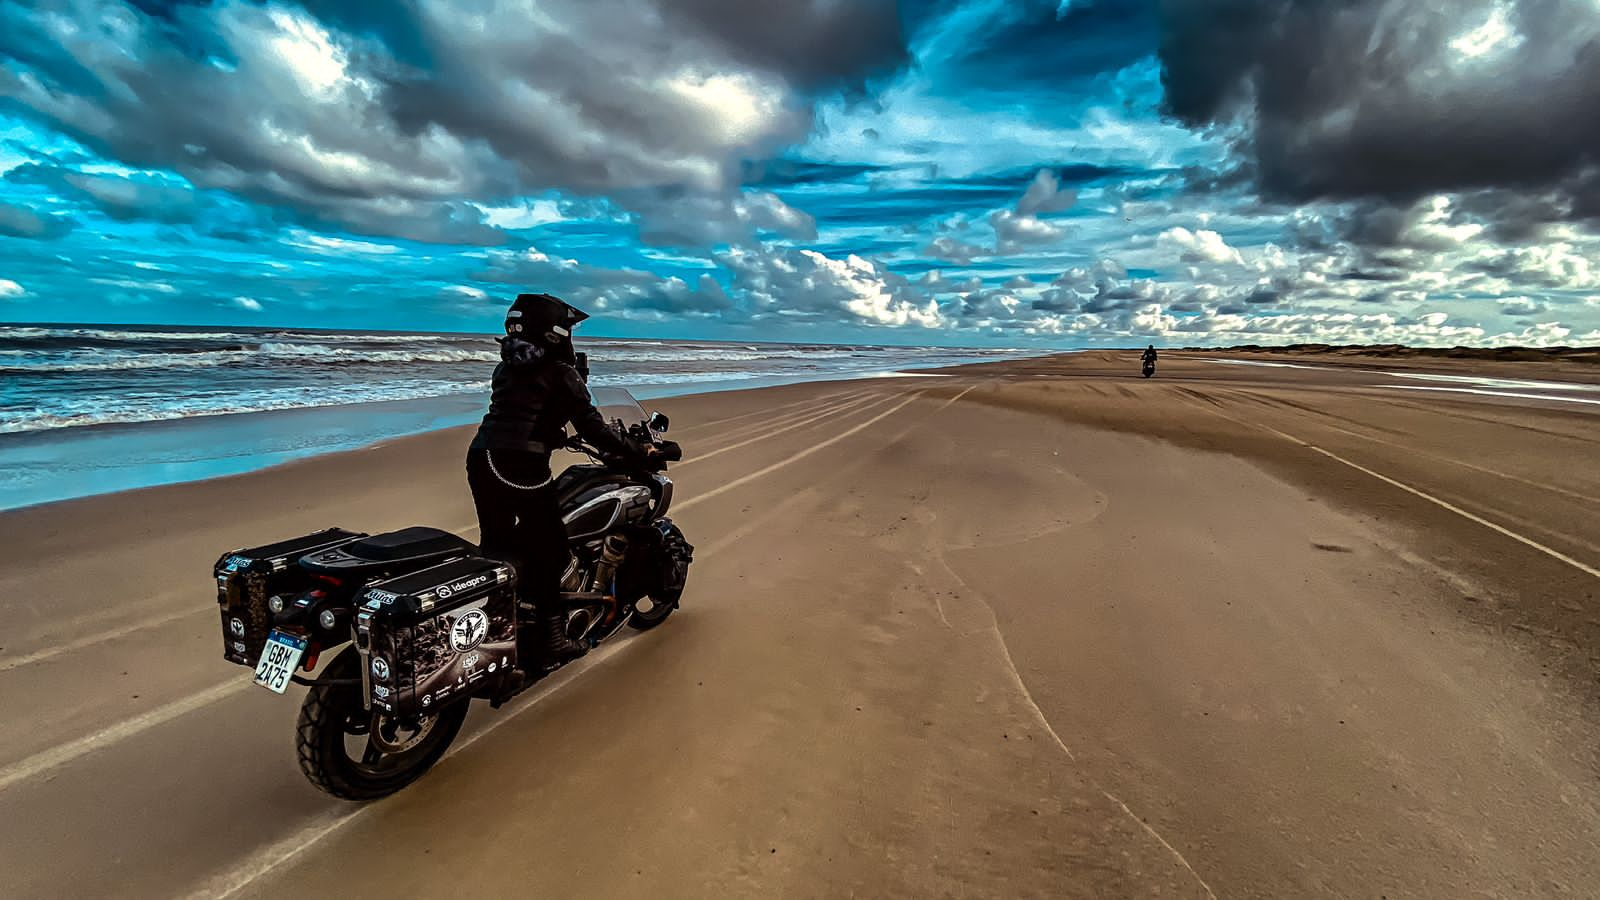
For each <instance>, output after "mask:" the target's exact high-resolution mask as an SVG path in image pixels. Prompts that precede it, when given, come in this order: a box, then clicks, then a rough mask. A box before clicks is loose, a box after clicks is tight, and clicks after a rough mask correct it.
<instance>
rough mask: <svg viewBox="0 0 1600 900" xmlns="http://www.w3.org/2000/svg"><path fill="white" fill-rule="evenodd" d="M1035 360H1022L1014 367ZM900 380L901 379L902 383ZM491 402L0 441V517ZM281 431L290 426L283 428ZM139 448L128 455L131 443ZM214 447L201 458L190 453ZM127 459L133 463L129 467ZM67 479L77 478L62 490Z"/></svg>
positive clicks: (271, 412)
mask: <svg viewBox="0 0 1600 900" xmlns="http://www.w3.org/2000/svg"><path fill="white" fill-rule="evenodd" d="M1029 358H1034V357H1025V356H1019V357H1016V358H1015V359H1029ZM946 368H951V366H949V365H948V364H942V365H936V366H928V367H917V366H903V367H902V368H901V370H896V371H882V372H841V373H837V374H834V373H820V374H818V375H817V376H815V377H806V378H799V377H795V376H787V375H774V376H759V377H754V378H741V379H738V380H716V379H704V380H699V381H684V382H680V383H664V384H663V383H658V384H654V385H650V384H647V385H644V386H642V387H639V388H629V390H631V391H633V393H634V395H635V396H636V397H638V398H639V399H640V400H641V401H653V400H665V399H675V398H682V397H700V396H707V395H714V394H730V393H738V392H743V391H759V390H766V389H769V388H775V387H786V386H792V385H805V384H827V383H843V382H851V381H863V380H877V379H882V378H895V377H908V378H911V377H918V375H919V374H920V375H921V376H923V377H926V376H928V375H929V374H930V373H931V372H932V371H934V370H940V369H946ZM902 372H903V373H904V374H902ZM486 397H487V395H486V394H483V393H480V392H471V393H468V392H463V393H461V394H449V395H442V396H436V397H424V398H406V399H398V400H372V401H362V402H357V403H345V404H330V405H327V406H309V407H293V408H287V409H268V410H254V411H249V412H235V413H212V414H203V415H194V416H183V417H174V418H171V419H159V420H152V421H142V422H106V423H96V424H91V425H77V426H72V427H68V428H50V429H38V430H33V431H20V432H9V433H4V434H0V470H3V471H5V472H6V473H7V474H6V476H5V477H4V478H0V514H4V513H6V512H10V511H13V510H21V509H32V508H36V507H39V506H45V505H50V504H54V503H63V502H69V501H72V500H77V499H83V498H86V497H96V496H103V495H105V494H114V493H121V492H125V491H133V490H143V489H148V488H153V487H161V486H163V485H171V484H187V483H192V482H200V481H210V480H214V479H217V478H227V477H232V476H237V475H242V474H246V473H249V472H255V471H261V470H263V469H269V468H275V467H277V466H282V465H285V464H287V463H290V462H294V461H296V460H303V459H312V458H316V457H321V456H328V455H332V454H338V453H348V452H354V451H360V450H364V449H370V448H372V447H375V446H381V445H383V444H386V443H389V442H391V441H394V440H399V439H403V438H407V437H415V436H418V435H423V434H430V433H434V432H438V431H446V430H450V429H453V428H461V427H466V426H469V425H472V424H475V423H476V422H477V420H478V419H479V418H480V417H481V416H482V415H483V406H484V403H485V402H486ZM285 425H288V426H292V427H288V428H286V427H284V426H285ZM130 441H131V442H135V446H134V449H133V450H132V452H131V453H130V451H129V447H128V443H129V442H130ZM196 447H208V448H212V453H211V455H208V456H203V457H200V456H196V455H195V454H194V452H193V451H194V448H196ZM130 456H132V457H135V458H137V459H138V461H137V462H132V463H127V462H121V460H127V459H128V458H129V457H130ZM64 479H77V480H76V481H75V482H74V483H73V487H71V488H67V489H62V487H61V484H62V483H63V480H64Z"/></svg>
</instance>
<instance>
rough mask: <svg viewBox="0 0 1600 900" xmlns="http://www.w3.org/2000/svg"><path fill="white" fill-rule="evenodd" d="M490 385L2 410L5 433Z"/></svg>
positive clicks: (405, 384) (389, 386)
mask: <svg viewBox="0 0 1600 900" xmlns="http://www.w3.org/2000/svg"><path fill="white" fill-rule="evenodd" d="M488 389H489V383H488V382H487V381H484V382H461V381H435V380H414V381H390V382H380V383H373V384H350V385H342V386H340V387H339V388H337V389H333V390H330V389H329V388H327V387H322V386H312V385H304V386H297V387H288V388H267V389H261V390H241V391H227V392H217V393H215V394H207V395H201V396H191V397H118V398H116V399H115V400H114V401H110V402H108V401H107V400H106V399H104V398H57V400H56V401H55V402H53V403H49V404H47V405H45V406H44V407H42V408H39V409H35V410H25V411H16V410H0V434H15V433H19V432H25V431H44V430H48V429H54V428H75V427H81V426H85V425H111V424H130V423H135V422H162V421H169V420H172V419H189V418H194V417H197V416H218V415H229V414H233V413H250V412H267V411H271V410H282V409H310V408H315V407H323V406H344V405H347V404H352V403H371V402H375V401H382V400H421V399H427V398H430V397H448V396H451V395H455V394H474V393H483V394H485V396H487V392H488Z"/></svg>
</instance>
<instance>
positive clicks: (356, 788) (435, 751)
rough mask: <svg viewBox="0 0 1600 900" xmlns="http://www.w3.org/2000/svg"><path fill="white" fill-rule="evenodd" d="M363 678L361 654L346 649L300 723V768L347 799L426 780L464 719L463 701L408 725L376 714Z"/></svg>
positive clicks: (320, 681) (314, 690) (312, 697)
mask: <svg viewBox="0 0 1600 900" xmlns="http://www.w3.org/2000/svg"><path fill="white" fill-rule="evenodd" d="M360 676H361V657H360V655H359V654H358V653H356V650H355V648H354V647H347V648H346V649H345V650H344V652H342V653H340V654H339V656H338V657H337V658H335V659H334V661H333V662H332V663H330V664H329V665H328V669H327V671H326V672H324V673H323V674H322V677H321V678H319V679H318V681H317V684H316V685H315V686H313V687H312V688H311V691H310V692H309V693H307V694H306V699H305V702H304V703H303V704H301V706H300V721H299V723H298V725H297V726H296V728H295V750H296V752H297V754H298V755H299V757H300V771H301V772H304V773H305V776H306V778H307V779H308V780H309V781H310V782H311V783H312V784H314V785H316V786H317V787H318V788H320V789H321V790H323V791H326V792H327V793H329V794H332V795H333V796H335V797H338V798H340V799H343V800H376V799H378V798H380V797H387V796H389V795H390V794H393V793H395V792H396V791H398V790H400V789H401V788H403V787H405V786H406V785H409V784H410V783H411V782H413V781H416V780H417V779H418V778H421V777H422V776H423V774H424V773H425V772H427V771H428V770H429V769H431V768H433V764H434V763H436V762H438V761H439V759H440V758H441V757H443V756H444V753H445V751H446V750H448V749H450V742H451V741H454V740H455V738H456V733H457V732H459V731H460V730H461V723H462V722H464V721H466V718H467V703H466V702H465V701H462V702H458V703H452V704H450V705H448V706H446V707H444V708H443V709H440V710H439V711H438V712H437V713H435V714H433V715H431V716H427V717H424V718H422V719H419V720H418V721H417V722H416V723H414V724H413V725H411V726H409V727H407V726H403V725H402V724H401V723H398V722H394V721H391V720H386V719H383V718H378V717H374V716H373V715H372V713H371V711H369V710H368V709H366V708H365V707H364V706H363V705H362V697H361V683H360V681H359V680H358V679H359V678H360ZM374 728H377V729H378V730H379V733H378V735H377V736H374V735H373V733H372V731H373V729H374Z"/></svg>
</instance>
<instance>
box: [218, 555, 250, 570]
mask: <svg viewBox="0 0 1600 900" xmlns="http://www.w3.org/2000/svg"><path fill="white" fill-rule="evenodd" d="M253 562H255V560H253V559H250V558H249V557H247V556H230V557H228V561H227V562H225V563H223V565H222V567H223V568H225V569H227V570H228V571H229V572H237V571H239V570H240V569H248V568H250V564H251V563H253Z"/></svg>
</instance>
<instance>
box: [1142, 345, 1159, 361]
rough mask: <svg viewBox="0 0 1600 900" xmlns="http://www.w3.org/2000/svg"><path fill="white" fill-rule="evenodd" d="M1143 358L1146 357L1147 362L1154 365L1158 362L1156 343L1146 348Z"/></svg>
mask: <svg viewBox="0 0 1600 900" xmlns="http://www.w3.org/2000/svg"><path fill="white" fill-rule="evenodd" d="M1143 359H1144V361H1145V362H1147V363H1149V364H1150V365H1152V366H1153V365H1155V364H1156V345H1155V344H1151V345H1150V346H1148V347H1146V348H1145V350H1144V357H1143Z"/></svg>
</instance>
